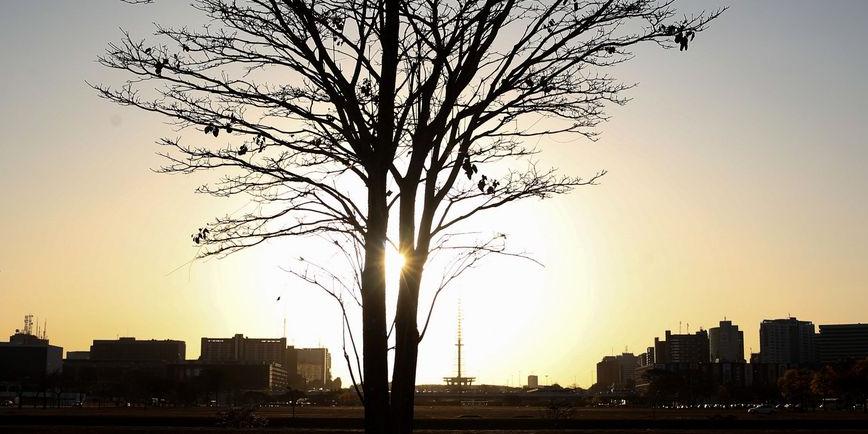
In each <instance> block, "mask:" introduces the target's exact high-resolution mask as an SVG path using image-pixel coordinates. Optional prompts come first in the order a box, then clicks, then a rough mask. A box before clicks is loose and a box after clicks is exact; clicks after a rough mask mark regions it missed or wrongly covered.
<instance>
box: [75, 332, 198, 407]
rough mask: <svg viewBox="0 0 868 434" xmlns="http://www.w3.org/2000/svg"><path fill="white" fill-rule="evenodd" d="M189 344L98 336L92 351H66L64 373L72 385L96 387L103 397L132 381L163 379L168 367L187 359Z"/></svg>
mask: <svg viewBox="0 0 868 434" xmlns="http://www.w3.org/2000/svg"><path fill="white" fill-rule="evenodd" d="M186 347H187V344H186V343H185V342H184V341H176V340H171V339H165V340H155V339H149V340H138V339H136V338H134V337H122V338H119V339H114V340H111V339H97V340H94V341H93V343H92V344H91V346H90V351H89V352H88V351H70V353H69V354H67V358H66V359H65V360H64V361H63V376H64V379H65V380H66V381H67V382H68V383H69V384H75V385H78V386H81V387H89V388H94V390H99V391H100V392H99V393H101V394H103V397H116V396H115V395H116V394H118V393H120V392H119V390H122V389H124V388H125V387H127V386H128V385H129V384H130V383H131V382H136V383H137V384H138V385H139V386H138V387H141V385H142V384H154V383H157V382H161V381H164V380H165V379H166V376H167V371H166V368H167V366H168V365H169V364H171V363H181V362H183V361H184V357H185V356H186Z"/></svg>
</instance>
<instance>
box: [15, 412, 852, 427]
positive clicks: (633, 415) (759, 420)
mask: <svg viewBox="0 0 868 434" xmlns="http://www.w3.org/2000/svg"><path fill="white" fill-rule="evenodd" d="M215 412H216V409H213V408H190V409H172V408H166V409H160V408H148V409H142V408H66V409H46V410H42V409H38V408H37V409H22V410H18V409H0V432H3V433H19V432H20V433H51V434H80V433H146V432H157V433H172V432H181V431H192V432H195V433H203V434H204V433H208V434H210V433H244V432H257V433H264V432H287V433H302V432H305V433H307V432H313V433H360V432H361V431H360V430H359V429H358V427H359V424H360V418H361V415H362V409H361V408H358V407H299V408H296V409H295V417H293V415H292V409H291V408H264V409H261V410H260V411H258V413H257V414H258V415H260V416H262V417H265V418H267V419H269V421H270V422H271V425H272V427H271V428H264V429H258V430H231V429H222V428H214V427H213V426H214V425H213V424H214V415H215ZM548 416H549V415H548V414H547V413H546V411H545V410H544V409H543V408H540V407H496V406H489V407H455V406H452V407H447V406H424V407H418V408H417V420H418V421H419V422H418V426H419V428H420V429H419V430H417V432H418V433H422V434H435V433H436V434H445V433H450V432H460V433H461V434H482V433H486V434H495V433H497V432H498V431H499V432H500V433H509V434H529V433H536V432H551V433H555V432H556V433H573V434H590V433H596V432H605V433H607V434H638V433H652V434H676V433H678V434H687V433H691V432H696V431H701V432H703V433H705V434H724V433H730V432H744V431H747V432H750V433H752V434H760V433H763V434H798V433H808V432H822V431H832V430H833V431H834V432H836V433H840V434H855V433H868V414H865V413H862V412H823V411H815V412H800V413H797V412H779V413H776V414H773V415H765V416H759V415H752V414H748V413H747V411H746V410H716V409H701V410H700V409H691V410H656V411H654V412H652V411H651V410H650V409H613V408H580V409H577V410H576V412H575V413H574V415H573V417H572V418H571V419H569V420H564V421H553V420H551V419H550V418H549V417H548ZM322 427H326V428H328V429H317V428H322ZM550 428H559V429H550Z"/></svg>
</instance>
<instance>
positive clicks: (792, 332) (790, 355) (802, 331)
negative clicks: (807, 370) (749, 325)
mask: <svg viewBox="0 0 868 434" xmlns="http://www.w3.org/2000/svg"><path fill="white" fill-rule="evenodd" d="M815 361H816V353H815V349H814V324H813V323H812V322H810V321H799V320H798V319H796V318H792V317H791V318H786V319H767V320H763V322H762V323H760V356H759V362H760V363H777V364H787V363H790V364H792V363H813V362H815Z"/></svg>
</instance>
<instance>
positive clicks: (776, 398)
mask: <svg viewBox="0 0 868 434" xmlns="http://www.w3.org/2000/svg"><path fill="white" fill-rule="evenodd" d="M643 379H644V380H645V383H646V386H645V388H644V391H643V392H644V393H643V396H644V397H645V398H646V399H647V400H648V401H650V402H651V403H652V404H654V403H656V404H661V405H662V404H664V403H698V402H715V403H722V404H727V403H738V402H741V403H743V402H776V403H782V404H793V405H798V406H799V408H819V407H821V406H822V407H823V408H830V407H831V408H853V406H856V407H858V408H861V409H863V410H864V409H865V402H866V400H868V358H865V359H861V360H856V361H850V362H842V363H837V364H830V365H825V366H822V367H820V368H798V369H788V370H787V371H785V372H784V373H783V375H782V376H781V377H780V378H778V379H777V381H756V379H755V381H754V382H753V383H752V384H751V385H749V386H743V385H740V384H737V383H733V384H716V382H715V381H713V379H712V378H710V377H709V376H708V375H703V373H701V372H699V371H692V370H686V371H677V372H673V371H667V370H663V369H651V370H649V371H647V372H645V374H643Z"/></svg>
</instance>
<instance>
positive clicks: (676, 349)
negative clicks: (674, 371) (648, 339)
mask: <svg viewBox="0 0 868 434" xmlns="http://www.w3.org/2000/svg"><path fill="white" fill-rule="evenodd" d="M709 354H710V353H709V349H708V332H707V331H705V330H699V331H698V332H696V333H694V334H673V333H672V332H671V331H669V330H666V338H665V340H662V341H661V340H660V338H654V363H655V364H661V363H701V362H708V361H709Z"/></svg>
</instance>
